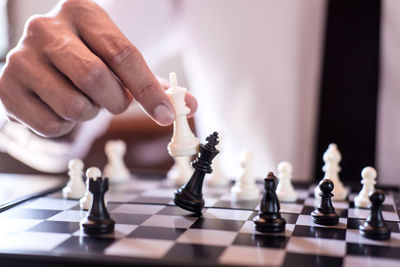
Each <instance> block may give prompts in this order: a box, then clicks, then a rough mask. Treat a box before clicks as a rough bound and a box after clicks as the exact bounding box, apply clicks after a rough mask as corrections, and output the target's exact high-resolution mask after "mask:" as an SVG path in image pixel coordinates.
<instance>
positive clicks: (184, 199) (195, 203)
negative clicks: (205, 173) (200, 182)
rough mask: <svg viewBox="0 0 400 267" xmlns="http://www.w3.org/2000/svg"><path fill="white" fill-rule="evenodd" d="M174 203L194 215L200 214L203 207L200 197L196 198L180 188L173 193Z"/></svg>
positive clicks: (202, 200)
mask: <svg viewBox="0 0 400 267" xmlns="http://www.w3.org/2000/svg"><path fill="white" fill-rule="evenodd" d="M174 203H175V204H176V205H177V206H178V207H181V208H182V209H184V210H187V211H190V212H193V213H196V214H201V211H202V210H203V207H204V199H203V198H202V197H196V196H194V195H192V194H190V193H188V192H187V191H185V190H184V189H181V188H180V189H178V190H176V192H175V197H174Z"/></svg>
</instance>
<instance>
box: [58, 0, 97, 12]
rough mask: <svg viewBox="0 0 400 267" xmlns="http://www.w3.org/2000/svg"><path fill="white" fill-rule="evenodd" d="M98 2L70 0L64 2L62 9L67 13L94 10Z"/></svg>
mask: <svg viewBox="0 0 400 267" xmlns="http://www.w3.org/2000/svg"><path fill="white" fill-rule="evenodd" d="M94 7H97V4H96V3H94V2H92V1H88V0H68V1H65V2H64V3H62V5H61V10H62V11H65V12H67V13H72V14H75V13H82V12H88V11H90V10H92V9H93V8H94Z"/></svg>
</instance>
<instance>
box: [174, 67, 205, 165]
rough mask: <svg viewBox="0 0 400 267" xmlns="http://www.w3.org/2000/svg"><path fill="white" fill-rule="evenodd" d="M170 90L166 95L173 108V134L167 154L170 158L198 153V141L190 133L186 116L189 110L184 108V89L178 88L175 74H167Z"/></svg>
mask: <svg viewBox="0 0 400 267" xmlns="http://www.w3.org/2000/svg"><path fill="white" fill-rule="evenodd" d="M169 81H170V84H171V88H169V89H168V90H167V91H166V93H167V95H168V97H169V99H170V101H171V102H172V105H173V106H174V108H175V113H176V118H175V121H174V133H173V135H172V138H171V142H169V144H168V152H169V154H170V155H171V156H172V157H185V156H191V155H195V154H197V152H198V146H199V143H200V140H199V139H198V138H197V137H195V136H194V134H193V132H192V131H191V129H190V127H189V124H188V121H187V118H186V115H187V114H189V112H190V109H189V108H188V107H187V106H186V102H185V95H186V88H183V87H179V86H178V81H177V78H176V74H175V72H171V73H170V74H169Z"/></svg>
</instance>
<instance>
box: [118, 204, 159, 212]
mask: <svg viewBox="0 0 400 267" xmlns="http://www.w3.org/2000/svg"><path fill="white" fill-rule="evenodd" d="M164 207H165V206H163V205H145V204H122V205H121V206H119V207H117V208H116V209H114V210H113V212H114V213H129V214H156V213H157V212H158V211H160V210H161V209H162V208H164Z"/></svg>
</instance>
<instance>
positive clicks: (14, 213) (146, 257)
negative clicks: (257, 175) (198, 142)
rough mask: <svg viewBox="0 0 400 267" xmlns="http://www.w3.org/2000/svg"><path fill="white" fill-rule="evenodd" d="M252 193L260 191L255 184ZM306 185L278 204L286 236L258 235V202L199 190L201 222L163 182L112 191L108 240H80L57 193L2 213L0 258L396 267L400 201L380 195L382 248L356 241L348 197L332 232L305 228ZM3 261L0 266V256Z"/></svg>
mask: <svg viewBox="0 0 400 267" xmlns="http://www.w3.org/2000/svg"><path fill="white" fill-rule="evenodd" d="M259 186H260V188H262V185H261V184H259ZM312 189H313V188H312V187H310V188H307V187H303V188H296V191H297V193H298V198H299V199H298V200H297V202H296V203H281V213H282V216H283V217H284V218H285V219H286V222H287V225H286V231H285V232H284V233H281V234H264V233H259V232H256V231H255V230H254V227H253V222H252V219H253V217H254V216H255V215H256V214H257V209H258V208H259V201H253V202H252V201H250V202H235V201H233V200H232V199H231V198H230V195H229V188H222V189H215V188H207V187H205V188H204V197H205V200H206V208H205V209H204V212H203V214H202V216H201V217H195V216H193V215H191V214H190V213H188V212H186V211H184V210H182V209H180V208H178V207H176V206H174V205H173V203H172V197H173V192H174V190H175V188H174V187H173V186H171V185H169V184H168V183H166V182H165V181H161V182H160V181H148V180H146V181H143V180H132V181H131V182H130V183H128V184H124V185H119V186H113V187H112V188H111V189H110V192H108V193H107V195H106V197H107V200H108V210H109V212H110V214H111V217H112V218H113V219H114V220H115V221H116V228H115V232H114V233H113V234H109V235H104V236H98V237H88V236H86V235H84V234H83V233H82V232H81V231H80V229H79V221H80V219H82V218H83V217H84V216H85V215H86V212H85V211H81V210H80V209H79V203H78V201H76V200H66V199H62V197H61V194H60V192H56V193H53V194H51V195H47V196H44V197H41V198H37V199H33V200H31V201H28V202H25V203H23V204H20V205H18V206H16V207H14V208H12V209H9V210H7V211H5V212H3V213H1V214H0V257H1V255H9V254H12V255H25V256H26V255H28V256H32V257H34V256H35V255H41V256H42V257H49V258H52V257H53V260H54V261H55V262H57V261H60V260H61V259H64V260H65V259H78V260H82V259H86V260H88V259H89V262H90V261H93V262H96V261H101V262H103V263H104V262H108V263H110V264H112V263H130V264H134V263H136V264H146V265H149V264H151V263H155V264H160V263H163V264H169V265H174V266H187V265H193V266H197V265H211V266H214V265H221V266H226V265H241V266H253V265H254V266H256V265H263V266H352V267H353V266H356V265H355V264H359V265H358V266H361V264H363V266H385V267H388V266H399V265H400V229H399V216H398V213H397V205H396V202H397V200H398V196H397V194H398V193H393V192H392V191H390V192H389V191H387V192H386V194H387V195H386V200H385V203H384V207H383V216H384V218H385V220H386V221H387V224H388V225H389V227H390V228H391V229H392V236H391V239H390V240H389V241H374V240H369V239H365V238H363V237H361V236H360V234H359V231H358V226H359V225H360V224H362V223H363V222H364V221H365V218H366V217H367V216H368V214H369V211H368V210H366V209H356V208H354V204H353V201H352V199H354V196H355V195H350V196H349V201H346V202H334V206H335V208H336V210H337V212H338V213H340V223H339V224H338V225H336V226H329V227H326V226H321V225H315V224H313V223H312V222H311V216H310V212H311V211H312V210H313V209H314V199H313V197H312ZM0 262H1V258H0Z"/></svg>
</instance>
